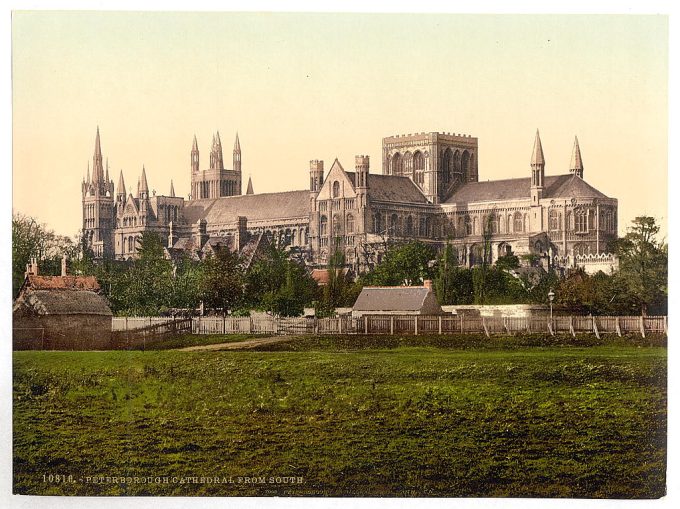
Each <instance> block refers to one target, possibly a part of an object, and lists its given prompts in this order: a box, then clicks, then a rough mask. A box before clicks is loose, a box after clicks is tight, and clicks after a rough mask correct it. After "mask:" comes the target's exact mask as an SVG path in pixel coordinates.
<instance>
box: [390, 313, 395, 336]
mask: <svg viewBox="0 0 680 509" xmlns="http://www.w3.org/2000/svg"><path fill="white" fill-rule="evenodd" d="M390 335H391V336H394V316H390Z"/></svg>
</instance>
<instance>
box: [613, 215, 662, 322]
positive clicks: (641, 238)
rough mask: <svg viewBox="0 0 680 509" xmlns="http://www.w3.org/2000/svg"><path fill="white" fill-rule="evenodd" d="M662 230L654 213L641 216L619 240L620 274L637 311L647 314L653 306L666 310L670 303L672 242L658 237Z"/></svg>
mask: <svg viewBox="0 0 680 509" xmlns="http://www.w3.org/2000/svg"><path fill="white" fill-rule="evenodd" d="M658 233H659V225H658V224H656V220H655V219H654V218H653V217H650V216H639V217H636V218H635V219H634V220H633V224H632V226H631V227H630V228H629V229H628V233H627V234H626V235H625V236H624V237H623V238H621V239H619V241H618V242H617V244H616V253H617V254H618V256H619V273H618V277H619V278H620V280H621V284H622V287H623V288H624V289H625V291H626V293H627V294H628V296H629V297H630V299H631V300H632V301H633V302H634V303H635V311H636V312H640V313H641V314H643V315H646V314H648V313H649V311H650V309H651V310H654V311H655V312H662V313H663V312H666V309H667V306H668V304H667V301H668V245H667V244H665V243H664V242H663V241H659V240H657V235H658ZM614 298H616V297H614Z"/></svg>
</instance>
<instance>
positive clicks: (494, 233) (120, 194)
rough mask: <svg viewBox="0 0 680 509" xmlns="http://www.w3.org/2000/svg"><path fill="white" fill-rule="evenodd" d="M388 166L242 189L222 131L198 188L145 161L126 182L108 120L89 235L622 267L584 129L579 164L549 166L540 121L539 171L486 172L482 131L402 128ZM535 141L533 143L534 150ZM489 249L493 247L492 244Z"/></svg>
mask: <svg viewBox="0 0 680 509" xmlns="http://www.w3.org/2000/svg"><path fill="white" fill-rule="evenodd" d="M382 147H383V148H382V173H381V174H376V173H371V172H370V161H369V158H368V156H362V155H359V156H356V158H355V162H354V171H347V170H345V169H344V168H343V166H342V164H341V163H340V161H338V160H337V159H336V160H335V161H333V163H332V164H331V166H330V169H329V170H328V172H327V173H326V171H325V168H324V162H323V161H321V160H313V161H310V165H309V189H306V190H300V191H284V192H278V193H263V194H254V192H253V185H252V182H251V181H250V179H249V180H248V186H247V190H246V193H245V194H242V172H243V169H242V166H241V163H242V162H241V146H240V142H239V138H238V134H237V135H236V140H235V143H234V149H233V159H232V168H231V169H227V168H225V166H224V160H223V151H222V143H221V140H220V136H219V133H217V134H216V135H215V136H214V137H213V140H212V146H211V150H210V165H209V167H208V168H204V169H201V167H200V155H199V149H198V142H197V140H196V137H195V136H194V139H193V146H192V147H191V155H190V161H191V163H190V168H189V171H190V175H191V194H190V196H189V199H188V200H185V199H184V198H183V197H178V196H176V195H175V192H174V186H173V183H172V182H170V183H169V189H170V192H169V195H167V196H161V195H156V193H155V192H153V193H151V194H149V185H148V182H147V176H146V170H145V168H142V172H141V177H140V178H139V180H138V182H137V189H136V192H133V189H132V188H131V189H126V187H125V181H124V178H123V173H122V171H121V173H120V176H119V179H118V185H117V187H115V188H114V184H113V180H112V179H110V178H109V170H108V163H107V165H106V168H105V167H104V165H103V162H102V161H103V158H102V151H101V143H100V137H99V128H97V135H96V140H95V147H94V156H93V161H92V175H91V176H90V170H89V166H88V172H87V178H86V179H84V180H83V182H82V199H83V234H84V235H85V239H86V241H87V242H88V244H89V246H90V248H91V249H92V252H93V253H94V255H95V257H96V258H115V259H117V260H127V259H130V258H135V256H136V254H137V250H138V248H139V239H140V238H141V235H142V233H143V232H147V231H148V232H155V233H157V234H158V235H159V236H160V237H161V239H162V240H163V242H164V243H165V245H166V246H167V247H166V254H167V255H168V256H170V257H176V256H182V255H188V256H190V257H192V258H194V259H197V258H202V257H204V256H207V255H208V253H210V252H211V251H212V250H214V249H215V248H216V247H217V246H224V247H229V248H230V249H233V250H238V251H240V252H242V253H243V252H245V251H247V248H248V246H249V249H251V250H252V249H255V248H256V247H257V246H258V245H261V244H262V243H263V242H276V243H277V244H278V245H279V246H284V247H285V248H287V249H290V250H293V251H294V252H295V253H297V255H298V256H299V257H300V259H303V260H304V261H305V262H306V263H307V264H308V265H309V266H310V267H323V266H324V265H325V264H326V263H327V261H328V259H329V256H331V255H332V254H333V253H334V252H336V250H340V251H341V252H342V253H343V254H344V255H345V261H346V264H347V266H348V267H351V268H353V269H354V271H355V272H356V273H360V272H363V271H366V270H370V269H371V268H372V267H373V266H375V264H376V263H379V261H380V259H381V257H382V256H383V254H384V252H385V250H386V249H387V248H388V246H390V245H392V244H396V243H400V242H407V241H409V240H419V241H422V242H424V243H427V244H430V245H433V246H434V247H436V248H437V249H441V248H442V247H443V246H444V245H445V244H446V243H447V242H448V243H449V244H450V245H451V246H452V247H453V248H455V250H456V253H457V256H458V259H459V262H460V263H461V264H462V265H465V266H473V265H475V264H478V263H480V262H481V261H482V259H483V256H484V246H485V245H486V246H487V253H488V248H489V246H490V247H491V253H490V255H491V260H490V261H495V260H497V259H498V258H499V257H502V256H505V255H508V254H514V255H517V256H521V255H529V254H533V255H536V257H537V258H538V259H543V260H544V261H547V262H548V263H550V264H552V265H553V266H555V267H575V266H579V265H580V266H584V267H586V269H591V270H596V269H604V270H605V271H607V272H608V271H609V270H607V269H608V268H611V266H612V264H613V263H615V258H614V257H613V256H612V255H611V254H609V253H608V246H609V245H610V242H611V241H612V240H614V239H616V232H617V200H616V199H615V198H609V197H607V196H605V195H604V194H603V193H601V192H600V191H598V190H597V189H595V188H594V187H592V186H591V185H589V184H587V183H586V181H585V180H584V169H583V161H582V159H581V151H580V148H579V144H578V139H575V140H574V145H573V149H572V155H571V164H570V165H569V167H568V168H566V160H565V165H564V166H565V170H568V171H564V172H562V173H561V174H558V175H546V174H545V167H546V162H545V157H544V154H543V148H542V146H541V139H540V136H539V133H538V131H537V132H536V136H535V140H534V145H533V151H532V154H531V159H530V165H529V167H528V168H527V169H526V170H525V171H526V174H527V176H526V177H519V178H513V179H507V180H496V181H486V182H479V177H478V164H477V161H478V159H479V157H478V156H479V154H478V146H477V138H474V137H471V136H469V135H461V134H451V133H435V132H431V133H420V134H408V135H400V136H399V135H397V136H390V137H387V138H384V139H383V143H382ZM527 152H528V151H527ZM487 256H488V255H487Z"/></svg>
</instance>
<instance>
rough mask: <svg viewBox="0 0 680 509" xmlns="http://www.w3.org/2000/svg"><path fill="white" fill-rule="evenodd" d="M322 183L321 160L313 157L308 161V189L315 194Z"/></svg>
mask: <svg viewBox="0 0 680 509" xmlns="http://www.w3.org/2000/svg"><path fill="white" fill-rule="evenodd" d="M321 184H323V161H320V160H319V159H313V160H311V161H309V191H310V192H311V193H312V194H314V196H316V195H317V194H319V191H320V190H321Z"/></svg>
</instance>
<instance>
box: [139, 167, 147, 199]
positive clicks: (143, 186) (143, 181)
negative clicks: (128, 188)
mask: <svg viewBox="0 0 680 509" xmlns="http://www.w3.org/2000/svg"><path fill="white" fill-rule="evenodd" d="M139 191H140V192H144V193H148V192H149V184H147V182H146V168H144V165H142V179H141V183H140V188H139Z"/></svg>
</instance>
